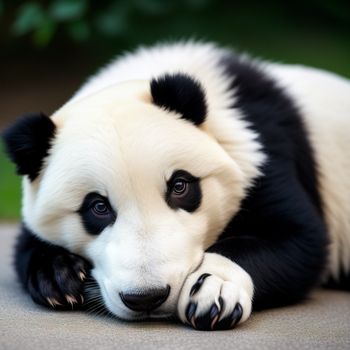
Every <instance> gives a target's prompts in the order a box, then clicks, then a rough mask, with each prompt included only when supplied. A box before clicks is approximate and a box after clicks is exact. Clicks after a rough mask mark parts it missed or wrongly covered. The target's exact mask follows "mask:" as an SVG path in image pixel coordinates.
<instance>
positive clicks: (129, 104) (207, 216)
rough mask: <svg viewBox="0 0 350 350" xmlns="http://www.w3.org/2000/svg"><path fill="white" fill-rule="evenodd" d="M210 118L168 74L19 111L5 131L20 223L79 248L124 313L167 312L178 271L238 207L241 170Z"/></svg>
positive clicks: (193, 94)
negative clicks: (19, 185) (51, 109)
mask: <svg viewBox="0 0 350 350" xmlns="http://www.w3.org/2000/svg"><path fill="white" fill-rule="evenodd" d="M208 118H210V109H208V103H207V101H206V95H205V91H204V89H203V88H202V86H201V85H200V84H199V83H198V82H197V81H196V80H194V79H193V78H191V77H189V76H187V75H183V74H174V75H165V76H162V77H159V78H157V79H153V80H152V81H151V82H149V81H133V82H126V83H122V84H119V85H117V86H113V87H110V88H107V89H105V90H102V91H101V92H99V93H97V94H94V95H91V96H88V97H85V98H81V99H80V100H77V101H76V102H71V103H68V104H67V105H65V106H63V107H62V108H61V109H60V110H58V111H57V112H56V113H55V114H54V115H53V116H52V117H51V118H48V117H46V116H45V115H42V114H32V115H29V116H28V115H27V116H25V117H23V118H22V119H20V120H19V121H18V122H17V123H15V124H14V125H13V126H12V128H10V129H9V131H8V132H7V135H6V136H5V141H6V144H7V148H8V151H9V153H10V155H11V157H12V159H13V160H14V162H15V163H16V165H17V170H18V172H19V173H20V174H22V175H25V176H24V179H23V208H22V211H23V220H24V222H25V224H26V225H27V226H28V227H29V228H30V229H31V230H32V231H33V232H35V233H36V234H37V235H38V236H39V237H41V238H43V239H44V240H47V241H49V242H52V243H54V244H57V245H60V246H63V247H65V248H67V249H69V250H71V251H73V252H75V253H77V254H80V255H82V256H85V257H87V258H88V259H89V260H90V261H91V262H92V264H93V270H92V274H93V277H94V278H95V279H96V281H97V283H98V286H99V289H100V291H101V295H102V297H103V301H104V303H105V305H106V306H107V308H108V309H109V310H110V311H111V312H112V313H114V314H115V315H117V316H119V317H121V318H123V319H142V318H145V317H146V316H147V317H163V316H169V315H171V314H173V313H174V312H175V310H176V303H177V300H178V296H179V292H180V289H181V287H182V285H183V283H184V280H185V278H186V277H187V276H188V275H189V273H191V272H193V271H194V270H195V269H196V268H197V267H198V266H199V264H200V263H201V259H202V257H203V254H204V252H205V250H206V249H207V248H208V247H209V246H210V245H211V244H213V242H215V240H216V239H217V237H218V235H219V234H220V232H222V230H223V229H224V227H225V226H226V225H227V223H228V221H229V220H230V218H231V217H232V215H233V214H234V212H235V211H237V209H238V207H239V203H240V201H241V199H242V197H243V195H244V188H245V181H246V178H245V176H244V174H243V172H242V169H241V168H240V167H239V166H238V165H237V163H236V162H235V161H234V159H232V157H230V156H229V154H228V153H227V152H226V151H225V149H224V147H222V145H221V144H220V143H219V142H218V140H217V139H216V138H215V135H214V133H213V132H211V130H210V127H209V126H208V123H207V120H208ZM232 137H234V135H232ZM133 295H136V296H138V295H145V296H149V297H150V298H151V299H152V298H153V297H154V298H156V299H157V298H158V299H157V300H158V301H159V302H158V305H157V306H158V307H156V308H153V310H151V309H145V310H141V311H140V310H136V311H135V310H134V308H133V307H132V300H131V301H130V300H129V302H128V304H129V305H128V306H129V307H128V306H127V304H126V303H125V300H123V299H124V298H125V296H127V297H129V299H130V296H133ZM131 299H132V298H131ZM153 304H154V303H153ZM156 304H157V303H156Z"/></svg>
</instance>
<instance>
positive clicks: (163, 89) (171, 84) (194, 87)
mask: <svg viewBox="0 0 350 350" xmlns="http://www.w3.org/2000/svg"><path fill="white" fill-rule="evenodd" d="M151 95H152V97H153V102H154V103H155V104H156V105H158V106H159V107H162V108H165V109H167V110H169V111H173V112H176V113H179V114H181V116H182V118H184V119H186V120H189V121H191V122H192V123H193V124H195V125H200V124H202V123H203V122H204V120H205V117H206V114H207V103H206V99H205V93H204V90H203V88H202V86H201V85H200V83H199V82H198V81H196V80H195V79H193V78H192V77H190V76H189V75H186V74H183V73H177V74H173V75H170V74H165V75H163V76H161V77H159V78H157V79H152V81H151Z"/></svg>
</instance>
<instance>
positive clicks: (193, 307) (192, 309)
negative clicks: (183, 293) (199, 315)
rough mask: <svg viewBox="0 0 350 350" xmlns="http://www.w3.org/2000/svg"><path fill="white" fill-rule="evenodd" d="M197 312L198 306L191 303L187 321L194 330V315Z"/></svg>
mask: <svg viewBox="0 0 350 350" xmlns="http://www.w3.org/2000/svg"><path fill="white" fill-rule="evenodd" d="M196 310H197V304H196V303H193V302H190V303H189V304H188V306H187V309H186V318H187V321H188V322H189V323H191V324H192V326H193V327H194V328H195V321H194V315H195V313H196Z"/></svg>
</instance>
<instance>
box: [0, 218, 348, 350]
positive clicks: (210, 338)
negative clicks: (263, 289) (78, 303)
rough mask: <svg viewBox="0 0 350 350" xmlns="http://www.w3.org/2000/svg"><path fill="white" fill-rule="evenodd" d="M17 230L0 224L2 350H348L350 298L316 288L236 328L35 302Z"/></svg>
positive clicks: (261, 313) (0, 327) (253, 317)
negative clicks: (123, 317) (22, 269)
mask: <svg viewBox="0 0 350 350" xmlns="http://www.w3.org/2000/svg"><path fill="white" fill-rule="evenodd" d="M15 236H16V226H14V225H0V268H1V273H0V349H1V350H7V349H21V350H23V349H25V350H31V349H33V350H34V349H35V350H37V349H47V350H50V349H57V350H62V349H88V348H89V349H93V348H95V349H137V348H139V349H177V350H178V349H191V350H194V349H201V350H205V349H210V350H213V349H220V350H223V349H234V350H240V349H259V350H263V349H279V350H283V349H298V350H302V349H310V350H311V349H350V294H349V293H345V292H336V291H327V290H317V291H315V292H314V293H313V294H312V295H311V296H310V298H309V300H308V301H306V302H304V303H303V304H299V305H296V306H292V307H286V308H280V309H276V310H269V311H264V312H260V313H256V314H253V315H252V316H251V318H250V320H248V321H247V322H246V323H245V324H243V325H242V326H240V327H238V328H237V329H235V330H232V331H221V332H199V331H195V330H192V329H191V328H188V327H186V326H183V325H182V324H179V323H176V324H175V323H168V322H163V323H161V322H143V323H141V322H140V323H127V322H121V321H118V320H115V319H110V318H104V317H98V316H95V315H91V314H88V313H83V312H53V311H49V310H46V309H44V308H41V307H39V306H37V305H35V304H34V303H33V302H32V301H31V299H30V297H29V296H28V295H26V294H25V293H24V292H23V291H22V289H21V288H20V286H19V284H18V282H17V280H16V276H15V274H14V271H13V269H12V266H11V260H12V249H13V244H14V239H15Z"/></svg>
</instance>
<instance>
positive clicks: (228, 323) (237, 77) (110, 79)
mask: <svg viewBox="0 0 350 350" xmlns="http://www.w3.org/2000/svg"><path fill="white" fill-rule="evenodd" d="M3 138H4V142H5V147H6V150H7V152H8V154H9V156H10V158H11V159H12V160H13V162H14V163H15V164H16V166H17V172H18V173H19V174H20V175H23V200H22V217H23V225H22V228H21V232H20V234H19V237H18V241H17V245H16V248H15V267H16V271H17V273H18V276H19V280H20V281H21V282H22V284H23V286H24V288H25V289H26V290H27V291H28V293H29V294H30V295H31V297H32V299H33V300H34V301H35V302H36V303H38V304H41V305H44V306H47V307H49V308H52V309H56V310H69V309H86V308H89V307H91V305H92V308H93V305H95V303H97V305H98V307H101V305H103V307H104V308H105V309H106V310H107V311H108V312H109V313H110V314H113V315H115V316H116V317H117V318H120V319H124V320H144V319H169V318H170V319H174V318H175V319H176V318H178V319H180V320H181V321H182V322H183V323H185V324H187V325H189V326H190V327H193V328H194V329H197V330H223V329H232V328H234V327H235V326H236V325H238V324H241V323H243V322H244V321H246V320H247V319H248V318H249V316H250V314H251V312H252V310H261V309H266V308H272V307H278V306H282V305H289V304H293V303H296V302H298V301H300V300H302V299H303V298H305V297H306V296H307V295H308V293H309V291H310V290H311V289H312V288H314V287H315V286H317V285H320V284H323V285H329V286H333V287H336V288H342V289H345V290H350V83H349V81H347V80H346V79H344V78H341V77H339V76H336V75H334V74H332V73H327V72H324V71H321V70H317V69H313V68H306V67H303V66H297V65H295V66H294V65H283V64H277V63H270V62H265V61H259V60H255V59H252V58H250V57H248V56H246V55H239V54H236V53H235V52H232V51H230V50H228V49H224V48H220V47H217V46H216V45H214V44H210V43H198V42H178V43H173V44H169V43H166V44H160V45H156V46H153V47H149V48H140V49H138V50H136V51H135V52H133V53H128V54H125V55H124V56H122V57H120V58H118V59H116V60H115V61H113V62H112V63H111V64H109V65H108V66H107V67H105V68H103V69H102V70H101V71H100V72H99V73H98V74H97V75H95V76H93V77H92V78H90V79H89V80H88V81H87V82H86V83H85V84H84V85H83V86H82V88H81V89H80V90H79V91H78V92H77V93H76V94H75V95H74V96H73V97H72V98H71V99H70V100H69V101H68V102H67V103H66V104H65V105H63V107H61V108H60V109H58V110H57V111H56V112H55V113H53V115H51V116H50V117H49V116H46V115H44V114H43V113H32V114H27V115H25V116H23V117H22V118H20V119H18V120H17V121H16V122H15V123H14V124H13V125H12V126H10V127H9V128H8V129H6V130H5V132H4V133H3Z"/></svg>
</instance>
